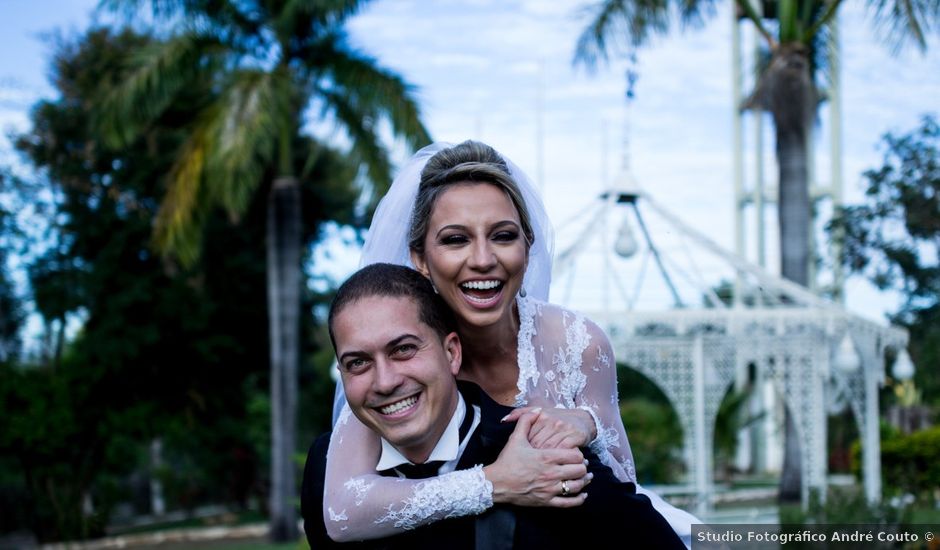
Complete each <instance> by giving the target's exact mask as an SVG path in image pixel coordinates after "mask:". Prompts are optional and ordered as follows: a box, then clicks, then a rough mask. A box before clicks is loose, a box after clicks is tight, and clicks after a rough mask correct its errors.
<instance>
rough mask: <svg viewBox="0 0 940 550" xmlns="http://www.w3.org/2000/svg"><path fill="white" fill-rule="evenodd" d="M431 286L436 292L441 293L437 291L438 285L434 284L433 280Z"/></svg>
mask: <svg viewBox="0 0 940 550" xmlns="http://www.w3.org/2000/svg"><path fill="white" fill-rule="evenodd" d="M431 288H433V289H434V294H440V292H438V291H437V287H436V286H434V283H433V282H431Z"/></svg>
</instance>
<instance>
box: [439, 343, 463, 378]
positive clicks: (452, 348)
mask: <svg viewBox="0 0 940 550" xmlns="http://www.w3.org/2000/svg"><path fill="white" fill-rule="evenodd" d="M442 344H443V345H444V355H445V356H446V357H447V363H448V366H450V373H451V374H453V375H454V376H457V373H458V372H459V371H460V363H461V361H462V360H463V349H462V348H461V346H460V337H459V336H457V333H456V332H451V333H450V334H448V335H447V336H445V337H444V341H443V342H442Z"/></svg>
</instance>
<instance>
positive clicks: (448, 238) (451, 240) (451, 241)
mask: <svg viewBox="0 0 940 550" xmlns="http://www.w3.org/2000/svg"><path fill="white" fill-rule="evenodd" d="M440 242H441V244H443V245H456V244H464V243H466V242H467V237H466V235H461V234H459V233H456V234H453V235H444V236H443V237H441V239H440Z"/></svg>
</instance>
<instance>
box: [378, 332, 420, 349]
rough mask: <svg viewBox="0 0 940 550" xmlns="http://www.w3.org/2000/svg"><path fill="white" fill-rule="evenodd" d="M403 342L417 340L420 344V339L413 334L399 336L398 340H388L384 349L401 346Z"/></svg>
mask: <svg viewBox="0 0 940 550" xmlns="http://www.w3.org/2000/svg"><path fill="white" fill-rule="evenodd" d="M405 340H417V341H419V342H420V341H421V338H418V337H417V336H415V335H414V334H402V335H401V336H399V337H398V338H394V339H392V340H390V341H389V342H388V343H387V344H385V347H386V348H394V347H395V346H397V345H398V344H401V343H402V342H404V341H405Z"/></svg>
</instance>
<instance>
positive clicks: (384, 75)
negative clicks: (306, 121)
mask: <svg viewBox="0 0 940 550" xmlns="http://www.w3.org/2000/svg"><path fill="white" fill-rule="evenodd" d="M328 63H329V65H328V67H327V72H328V73H329V75H330V77H331V80H332V84H333V85H334V86H335V87H337V89H341V90H343V93H344V95H345V96H346V97H347V102H348V103H349V104H350V105H357V106H358V107H357V108H358V110H360V111H365V112H371V113H375V114H377V115H379V116H381V117H384V118H385V119H387V120H388V121H389V123H390V124H391V127H392V132H393V133H394V134H395V135H397V136H401V137H403V138H404V139H405V142H406V143H408V145H409V147H411V148H412V149H418V148H420V147H423V146H425V145H427V144H428V143H430V142H431V135H430V133H429V132H428V130H427V128H425V126H424V124H423V123H422V122H421V109H420V107H419V106H418V101H417V98H416V97H415V96H416V91H417V90H416V88H415V87H414V86H413V85H411V84H408V83H407V82H405V81H404V79H402V78H401V76H399V75H398V74H396V73H395V72H394V71H391V70H388V69H386V68H384V67H382V66H380V65H379V64H378V61H377V60H376V59H375V58H373V57H370V56H368V55H365V54H362V53H361V52H358V51H355V50H350V49H346V48H333V51H332V52H331V55H330V56H329V57H328Z"/></svg>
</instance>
